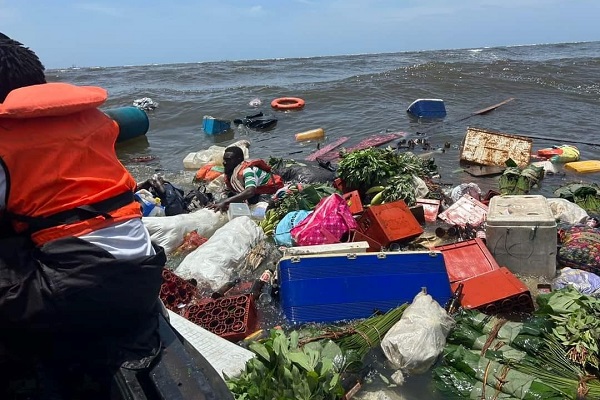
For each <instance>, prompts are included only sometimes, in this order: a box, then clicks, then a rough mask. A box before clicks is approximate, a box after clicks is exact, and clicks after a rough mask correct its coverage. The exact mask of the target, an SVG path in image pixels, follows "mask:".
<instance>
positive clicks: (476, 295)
mask: <svg viewBox="0 0 600 400" xmlns="http://www.w3.org/2000/svg"><path fill="white" fill-rule="evenodd" d="M461 283H462V285H463V288H462V294H461V296H460V299H459V300H460V305H461V306H462V307H463V308H466V309H477V310H480V311H482V312H484V313H486V314H490V315H494V314H497V313H519V312H531V311H533V309H534V306H533V300H532V298H531V293H530V292H529V289H528V288H527V286H526V285H525V284H524V283H523V282H521V281H520V280H519V278H517V277H516V276H515V275H514V274H513V273H512V272H510V271H509V270H508V269H507V268H505V267H500V268H499V269H496V270H493V271H489V272H486V273H484V274H481V275H477V276H474V277H472V278H469V279H465V280H463V281H461V282H454V283H452V290H453V291H456V289H457V288H458V285H460V284H461Z"/></svg>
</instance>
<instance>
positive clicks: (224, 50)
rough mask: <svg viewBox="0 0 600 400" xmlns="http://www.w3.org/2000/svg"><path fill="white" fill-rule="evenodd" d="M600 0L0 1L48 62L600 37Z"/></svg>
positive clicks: (242, 56) (133, 61)
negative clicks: (599, 20) (599, 19)
mask: <svg viewBox="0 0 600 400" xmlns="http://www.w3.org/2000/svg"><path fill="white" fill-rule="evenodd" d="M599 16H600V0H570V1H567V0H420V1H419V0H162V1H156V0H144V1H134V0H103V1H100V0H98V1H95V2H94V1H86V0H80V1H68V0H8V1H7V0H0V32H3V33H4V34H6V35H8V36H10V37H12V38H13V39H16V40H18V41H20V42H21V43H23V44H25V45H26V46H27V47H29V48H31V49H32V50H34V51H35V52H36V53H37V54H38V56H39V57H40V59H41V60H42V62H43V63H44V65H45V66H46V68H64V67H72V66H78V67H93V66H104V67H110V66H123V65H146V64H170V63H189V62H203V61H223V60H254V59H270V58H290V57H313V56H327V55H342V54H365V53H393V52H402V51H419V50H442V49H459V48H460V49H462V48H480V47H495V46H513V45H526V44H545V43H565V42H587V41H597V40H600V23H599V22H598V17H599Z"/></svg>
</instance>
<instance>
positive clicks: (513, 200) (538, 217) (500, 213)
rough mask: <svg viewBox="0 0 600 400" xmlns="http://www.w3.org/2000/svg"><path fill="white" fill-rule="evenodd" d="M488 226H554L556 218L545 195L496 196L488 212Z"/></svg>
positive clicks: (492, 199) (491, 200)
mask: <svg viewBox="0 0 600 400" xmlns="http://www.w3.org/2000/svg"><path fill="white" fill-rule="evenodd" d="M487 224H488V226H490V225H491V226H495V225H496V226H498V225H500V226H507V225H508V226H517V225H528V226H529V225H541V226H554V225H556V220H555V219H554V216H553V215H552V210H551V209H550V205H549V204H548V202H547V201H546V198H545V197H544V196H540V195H514V196H494V197H492V198H491V199H490V204H489V210H488V214H487Z"/></svg>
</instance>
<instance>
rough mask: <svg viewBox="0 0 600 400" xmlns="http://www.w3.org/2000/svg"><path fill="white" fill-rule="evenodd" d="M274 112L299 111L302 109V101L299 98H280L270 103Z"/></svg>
mask: <svg viewBox="0 0 600 400" xmlns="http://www.w3.org/2000/svg"><path fill="white" fill-rule="evenodd" d="M271 107H273V108H274V109H276V110H299V109H301V108H302V107H304V100H302V99H301V98H299V97H280V98H278V99H275V100H273V101H272V102H271Z"/></svg>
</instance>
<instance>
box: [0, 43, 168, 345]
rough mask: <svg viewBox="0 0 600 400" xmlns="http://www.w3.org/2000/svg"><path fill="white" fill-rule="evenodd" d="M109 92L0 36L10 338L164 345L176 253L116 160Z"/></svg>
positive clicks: (0, 289)
mask: <svg viewBox="0 0 600 400" xmlns="http://www.w3.org/2000/svg"><path fill="white" fill-rule="evenodd" d="M106 99H107V92H106V91H105V90H104V89H102V88H99V87H91V86H85V87H79V86H74V85H71V84H67V83H47V82H46V78H45V74H44V66H43V65H42V63H41V62H40V60H39V59H38V57H37V55H36V54H35V53H34V52H33V51H32V50H30V49H29V48H27V47H25V46H23V45H22V44H21V43H19V42H17V41H15V40H13V39H10V38H8V37H7V36H6V35H3V34H0V326H2V329H1V330H0V344H1V343H3V341H8V340H13V341H14V340H19V339H22V340H23V341H24V340H26V339H25V338H27V337H30V335H32V336H33V337H34V338H35V340H34V341H33V342H32V343H34V342H35V343H42V342H43V340H41V339H45V340H48V341H52V340H54V339H64V342H65V343H67V342H68V341H69V340H70V339H73V340H76V339H77V338H78V337H82V334H85V335H89V336H86V337H87V340H90V341H93V340H94V339H92V338H94V337H96V338H98V337H104V336H115V337H116V336H119V335H127V334H131V333H132V332H135V331H138V330H140V329H143V331H144V332H153V333H152V334H149V335H148V337H152V340H149V341H148V343H150V342H152V346H155V345H156V344H157V343H158V342H157V339H158V335H157V334H156V335H155V334H154V331H156V329H155V328H156V327H157V324H158V318H157V314H156V309H157V300H158V295H159V291H160V286H161V283H162V270H163V268H164V265H165V263H166V256H165V253H164V250H163V249H162V248H161V247H159V246H156V245H154V244H153V243H152V242H151V240H150V234H149V232H148V230H147V229H146V228H145V226H144V224H143V223H142V220H141V212H140V207H139V204H138V203H137V202H136V201H135V200H134V196H133V194H134V190H135V188H136V182H135V179H134V178H133V177H132V176H131V174H130V173H129V172H128V171H127V170H126V169H125V167H124V166H123V165H122V164H121V162H120V161H119V160H118V158H117V156H116V153H115V148H114V147H115V142H116V139H117V136H118V134H119V127H118V125H117V123H116V122H115V121H114V120H112V119H111V118H110V117H108V116H107V115H106V114H104V113H103V112H102V111H100V110H99V109H98V108H97V107H98V106H100V105H102V104H103V103H104V102H105V101H106ZM30 344H31V343H29V342H27V346H29V345H30ZM40 347H41V345H40ZM72 347H74V346H72ZM68 350H73V352H72V355H75V356H76V355H77V352H78V351H77V350H78V349H77V348H69V349H68ZM61 354H63V353H62V350H61ZM70 355H71V354H70ZM65 356H66V351H65ZM85 356H89V355H88V354H86V355H85Z"/></svg>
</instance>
